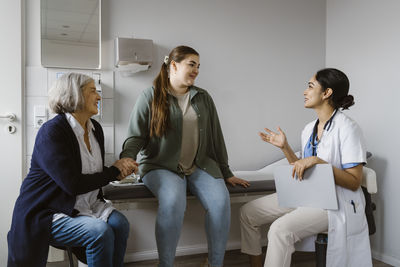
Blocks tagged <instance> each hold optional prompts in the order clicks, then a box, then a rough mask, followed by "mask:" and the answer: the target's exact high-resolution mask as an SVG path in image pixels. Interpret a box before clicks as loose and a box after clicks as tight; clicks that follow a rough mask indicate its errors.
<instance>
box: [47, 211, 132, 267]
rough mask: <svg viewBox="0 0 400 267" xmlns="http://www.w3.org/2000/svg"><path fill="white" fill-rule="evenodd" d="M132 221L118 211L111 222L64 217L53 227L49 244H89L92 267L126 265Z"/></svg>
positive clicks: (114, 213) (89, 262)
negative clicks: (126, 252)
mask: <svg viewBox="0 0 400 267" xmlns="http://www.w3.org/2000/svg"><path fill="white" fill-rule="evenodd" d="M128 235H129V222H128V220H127V219H126V218H125V216H124V215H123V214H122V213H120V212H119V211H117V210H113V212H112V213H111V214H110V216H109V217H108V221H107V222H104V221H103V220H101V219H97V218H92V217H89V216H77V217H63V218H60V219H58V220H56V221H55V222H53V224H52V226H51V237H50V245H56V246H57V245H58V246H70V247H86V258H87V263H88V266H90V267H92V266H93V267H103V266H104V267H112V266H113V267H120V266H123V265H124V255H125V250H126V242H127V239H128Z"/></svg>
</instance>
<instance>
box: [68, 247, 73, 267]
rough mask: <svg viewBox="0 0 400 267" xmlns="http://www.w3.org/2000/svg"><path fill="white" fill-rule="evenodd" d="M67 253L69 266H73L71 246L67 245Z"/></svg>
mask: <svg viewBox="0 0 400 267" xmlns="http://www.w3.org/2000/svg"><path fill="white" fill-rule="evenodd" d="M67 254H68V260H69V267H74V259H73V257H72V250H71V247H67Z"/></svg>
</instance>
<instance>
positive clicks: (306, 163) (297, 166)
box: [291, 156, 318, 180]
mask: <svg viewBox="0 0 400 267" xmlns="http://www.w3.org/2000/svg"><path fill="white" fill-rule="evenodd" d="M317 163H318V158H317V157H315V156H312V157H308V158H304V159H299V160H296V161H295V162H294V163H291V165H293V171H292V177H293V178H295V175H296V176H297V178H298V179H299V180H303V177H304V172H305V170H307V169H308V168H311V167H312V166H314V165H315V164H317Z"/></svg>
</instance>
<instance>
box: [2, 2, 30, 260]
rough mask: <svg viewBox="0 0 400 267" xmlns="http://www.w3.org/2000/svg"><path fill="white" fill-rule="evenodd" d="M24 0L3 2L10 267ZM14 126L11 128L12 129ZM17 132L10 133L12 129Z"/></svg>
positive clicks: (5, 215) (5, 226)
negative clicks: (12, 115)
mask: <svg viewBox="0 0 400 267" xmlns="http://www.w3.org/2000/svg"><path fill="white" fill-rule="evenodd" d="M21 2H22V0H1V3H0V36H1V42H0V116H1V117H3V116H4V115H6V114H8V113H13V114H15V115H16V120H14V121H12V122H9V121H8V119H6V118H0V216H1V219H0V266H7V251H8V249H7V232H8V230H9V229H10V223H11V215H12V210H13V207H14V203H15V200H16V198H17V196H18V193H19V187H20V185H21V181H22V177H21V176H22V168H23V165H22V153H23V146H22V137H23V129H22V125H23V122H22V102H23V101H22V99H23V98H22V85H23V72H22V70H23V66H24V63H23V56H22V55H23V53H22V51H23V50H22V49H23V46H22V22H21V21H22V4H21ZM10 127H11V128H10ZM13 127H15V132H14V133H8V130H7V132H6V128H7V129H11V131H13V129H14V128H13Z"/></svg>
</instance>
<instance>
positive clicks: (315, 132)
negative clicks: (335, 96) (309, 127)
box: [310, 109, 338, 156]
mask: <svg viewBox="0 0 400 267" xmlns="http://www.w3.org/2000/svg"><path fill="white" fill-rule="evenodd" d="M337 111H338V110H337V109H335V111H334V112H333V114H332V116H331V117H330V118H329V120H328V121H327V122H326V123H325V125H324V131H329V129H330V128H331V126H332V121H333V117H335V115H336V113H337ZM318 124H319V119H317V121H316V122H315V125H314V129H313V133H312V137H311V140H310V145H311V147H312V155H313V156H316V155H317V147H318V144H319V143H320V142H321V139H322V136H321V138H320V139H319V140H318V141H317V140H316V139H317V137H318Z"/></svg>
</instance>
